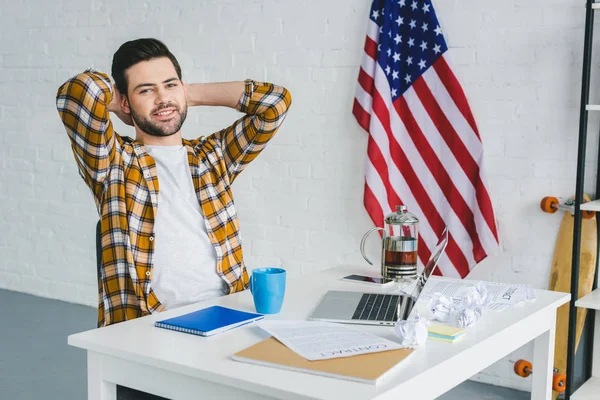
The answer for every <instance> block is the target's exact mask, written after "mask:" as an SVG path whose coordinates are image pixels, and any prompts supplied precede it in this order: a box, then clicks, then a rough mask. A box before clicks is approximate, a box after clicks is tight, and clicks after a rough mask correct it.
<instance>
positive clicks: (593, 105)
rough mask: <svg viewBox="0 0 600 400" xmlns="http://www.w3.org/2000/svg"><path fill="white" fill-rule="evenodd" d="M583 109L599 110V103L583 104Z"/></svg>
mask: <svg viewBox="0 0 600 400" xmlns="http://www.w3.org/2000/svg"><path fill="white" fill-rule="evenodd" d="M598 6H599V7H598V9H600V4H598ZM585 109H586V110H588V111H600V105H598V104H588V105H586V106H585Z"/></svg>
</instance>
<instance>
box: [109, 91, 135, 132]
mask: <svg viewBox="0 0 600 400" xmlns="http://www.w3.org/2000/svg"><path fill="white" fill-rule="evenodd" d="M121 102H122V96H121V93H120V92H119V90H118V89H117V87H116V86H114V85H113V98H112V101H111V102H110V104H109V105H108V111H110V112H113V113H115V114H116V115H117V117H119V119H120V120H121V121H123V122H124V123H125V124H126V125H129V126H133V120H132V119H131V115H130V114H127V113H126V112H124V111H123V108H122V107H121Z"/></svg>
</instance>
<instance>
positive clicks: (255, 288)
mask: <svg viewBox="0 0 600 400" xmlns="http://www.w3.org/2000/svg"><path fill="white" fill-rule="evenodd" d="M285 275H286V274H285V269H281V268H257V269H255V270H253V271H252V276H251V277H250V292H251V293H252V297H253V298H254V307H255V308H256V312H257V313H260V314H277V313H278V312H279V311H280V310H281V306H282V304H283V297H284V294H285Z"/></svg>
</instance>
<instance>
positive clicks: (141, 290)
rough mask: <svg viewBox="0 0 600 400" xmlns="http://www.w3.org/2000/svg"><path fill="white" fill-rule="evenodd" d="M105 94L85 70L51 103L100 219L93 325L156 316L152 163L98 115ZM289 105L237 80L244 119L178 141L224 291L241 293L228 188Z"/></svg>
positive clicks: (101, 78)
mask: <svg viewBox="0 0 600 400" xmlns="http://www.w3.org/2000/svg"><path fill="white" fill-rule="evenodd" d="M111 90H112V85H111V82H110V78H109V77H108V76H107V75H106V74H104V73H101V72H96V71H94V70H86V71H85V72H83V73H81V74H79V75H77V76H75V77H73V78H71V79H69V80H68V81H67V82H65V83H64V84H63V85H61V86H60V88H59V89H58V92H57V96H56V107H57V109H58V113H59V115H60V118H61V119H62V122H63V124H64V126H65V128H66V131H67V134H68V136H69V139H70V141H71V147H72V150H73V154H74V156H75V161H76V162H77V166H78V170H79V174H80V175H81V177H82V178H83V180H84V181H85V183H86V184H87V185H88V187H89V188H90V189H91V191H92V193H93V195H94V200H95V202H96V206H97V208H98V214H99V215H100V220H101V230H102V268H101V279H100V280H99V282H98V326H99V327H101V326H107V325H110V324H114V323H118V322H121V321H125V320H129V319H133V318H137V317H140V316H143V315H148V314H150V313H153V312H159V311H163V310H165V307H164V306H163V305H162V304H161V303H160V300H159V299H158V298H157V296H156V294H155V293H154V291H153V290H152V287H151V285H150V283H151V280H152V265H153V264H152V258H153V252H154V246H155V242H154V216H155V215H156V212H157V210H158V207H159V204H158V201H157V199H158V192H159V182H158V178H157V175H156V165H155V163H154V160H153V159H152V157H151V156H150V155H149V154H148V153H147V152H146V149H145V147H144V145H143V143H140V142H138V141H136V140H134V139H131V138H129V137H126V136H120V135H118V134H117V133H116V132H115V131H114V130H113V126H112V123H111V121H110V116H109V112H108V110H107V106H108V104H110V102H111V100H112V92H111ZM290 104H291V95H290V93H289V92H288V91H287V90H286V89H285V88H283V87H280V86H276V85H273V84H270V83H261V82H255V81H252V80H246V88H245V92H244V94H243V96H242V97H241V99H240V101H239V103H238V107H237V108H238V110H239V111H241V112H243V113H245V114H246V115H245V116H243V117H242V118H240V119H239V120H237V121H236V122H235V123H234V124H233V125H231V126H230V127H228V128H226V129H223V130H221V131H219V132H215V133H213V134H211V135H209V136H206V137H205V136H201V137H199V138H197V139H194V140H186V139H183V140H182V142H183V145H184V146H185V147H186V149H187V153H188V162H189V166H190V172H191V175H192V181H193V182H194V187H195V190H196V196H197V197H198V201H199V203H200V206H201V208H202V211H203V213H204V217H205V219H206V221H207V223H208V225H207V226H208V227H209V228H208V229H207V231H208V236H209V238H210V240H211V242H212V244H213V246H214V248H215V250H216V255H217V265H216V271H217V273H218V274H219V276H221V277H222V278H223V280H224V281H225V282H226V283H227V285H228V286H229V293H234V292H238V291H241V290H244V289H246V288H247V286H248V273H247V271H246V268H245V266H244V261H243V257H242V243H241V239H240V234H239V225H238V218H237V214H236V211H235V208H234V203H233V196H232V192H231V184H232V183H233V181H234V180H235V178H236V177H237V176H238V174H239V173H240V172H241V171H242V170H243V169H244V167H245V166H246V165H247V164H248V163H249V162H251V161H252V160H254V158H256V156H257V155H258V154H259V153H260V152H261V151H262V149H263V148H264V147H265V145H266V144H267V142H268V141H269V140H270V139H271V138H272V137H273V135H274V134H275V133H276V132H277V130H278V129H279V127H280V126H281V123H282V122H283V120H284V118H285V116H286V113H287V110H288V107H289V106H290ZM90 229H92V227H90Z"/></svg>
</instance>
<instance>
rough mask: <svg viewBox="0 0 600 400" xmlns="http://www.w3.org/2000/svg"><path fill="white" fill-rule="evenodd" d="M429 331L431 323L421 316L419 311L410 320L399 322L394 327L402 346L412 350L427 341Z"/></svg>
mask: <svg viewBox="0 0 600 400" xmlns="http://www.w3.org/2000/svg"><path fill="white" fill-rule="evenodd" d="M428 329H429V321H428V320H427V319H426V318H423V317H421V316H419V313H418V312H417V310H415V311H414V314H413V315H411V316H410V317H409V318H408V319H406V320H399V321H398V322H396V324H395V325H394V332H395V333H396V336H398V337H399V338H400V344H401V345H402V346H404V347H407V348H410V349H414V348H416V347H417V346H419V345H421V344H423V343H425V342H426V341H427V337H428V335H429V333H428Z"/></svg>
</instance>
